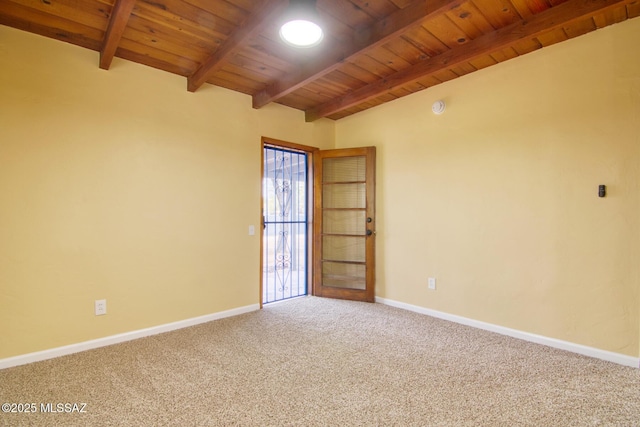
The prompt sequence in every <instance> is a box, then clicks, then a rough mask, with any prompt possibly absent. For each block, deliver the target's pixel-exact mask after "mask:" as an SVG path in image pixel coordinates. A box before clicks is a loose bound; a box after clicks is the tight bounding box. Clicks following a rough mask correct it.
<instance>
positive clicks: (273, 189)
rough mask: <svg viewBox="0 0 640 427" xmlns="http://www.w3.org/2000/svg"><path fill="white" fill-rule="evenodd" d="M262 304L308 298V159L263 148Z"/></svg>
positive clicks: (294, 152) (272, 148)
mask: <svg viewBox="0 0 640 427" xmlns="http://www.w3.org/2000/svg"><path fill="white" fill-rule="evenodd" d="M263 154H264V156H263V157H264V169H263V170H264V172H263V178H262V197H263V228H264V229H263V233H264V235H263V243H262V248H263V250H262V257H263V260H262V303H263V304H267V303H270V302H274V301H281V300H284V299H288V298H294V297H297V296H301V295H306V294H307V242H308V240H307V229H308V215H307V211H308V199H307V189H308V183H307V179H308V168H307V155H306V153H301V152H297V151H292V150H287V149H284V148H280V147H270V146H265V147H264V153H263Z"/></svg>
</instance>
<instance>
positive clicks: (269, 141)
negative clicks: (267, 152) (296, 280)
mask: <svg viewBox="0 0 640 427" xmlns="http://www.w3.org/2000/svg"><path fill="white" fill-rule="evenodd" d="M265 147H276V148H284V149H286V150H292V151H299V152H304V153H305V154H307V169H308V170H307V199H308V200H307V212H308V214H307V236H309V237H310V238H308V239H307V265H308V266H309V267H310V268H308V269H307V270H308V271H307V272H306V274H307V294H309V295H314V294H315V292H314V281H313V260H314V252H313V248H314V239H315V236H314V223H313V215H314V209H313V208H314V200H313V199H314V192H313V185H314V173H313V162H314V153H316V152H318V151H319V150H320V149H319V148H316V147H311V146H309V145H302V144H296V143H294V142H288V141H282V140H280V139H275V138H269V137H266V136H263V137H262V138H261V144H260V221H259V222H258V224H260V227H259V228H260V276H259V277H260V290H259V292H260V295H259V297H260V308H261V309H262V307H263V300H262V295H263V286H264V284H263V280H262V277H263V273H262V270H263V268H264V252H263V251H264V232H263V230H264V211H263V209H264V194H263V184H262V180H263V179H264V149H265Z"/></svg>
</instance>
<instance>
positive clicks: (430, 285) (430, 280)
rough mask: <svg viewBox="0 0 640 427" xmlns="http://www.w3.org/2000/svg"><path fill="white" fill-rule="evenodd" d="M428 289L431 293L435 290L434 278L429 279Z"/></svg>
mask: <svg viewBox="0 0 640 427" xmlns="http://www.w3.org/2000/svg"><path fill="white" fill-rule="evenodd" d="M428 284H429V289H431V290H432V291H435V290H436V278H435V277H429V281H428Z"/></svg>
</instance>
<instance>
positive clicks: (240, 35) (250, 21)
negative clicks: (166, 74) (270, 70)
mask: <svg viewBox="0 0 640 427" xmlns="http://www.w3.org/2000/svg"><path fill="white" fill-rule="evenodd" d="M288 3H289V2H288V1H286V0H265V1H264V2H263V3H262V5H261V6H260V7H258V8H257V9H256V11H255V12H254V13H252V14H251V15H250V16H249V17H248V18H247V19H246V20H245V22H244V23H243V24H242V25H241V26H240V27H239V28H238V29H237V30H236V31H234V32H233V34H231V36H230V37H229V38H228V39H227V40H225V42H224V43H222V45H220V47H219V48H218V49H217V50H216V51H215V52H214V53H213V55H211V56H210V57H209V58H208V59H206V60H205V61H204V62H203V63H202V65H200V67H199V68H198V69H197V70H196V71H195V72H194V73H193V74H192V75H190V76H189V77H188V78H187V90H188V91H189V92H195V91H196V90H198V88H200V86H202V85H203V84H204V83H205V82H206V81H207V80H208V79H209V78H210V77H211V76H212V75H213V74H214V73H215V72H216V71H219V70H220V69H221V68H222V67H224V65H225V64H226V62H227V60H228V58H229V57H230V56H231V55H233V53H234V52H236V51H237V50H238V49H241V48H242V47H243V46H245V45H246V43H247V42H248V41H249V40H250V39H251V38H252V37H254V36H255V35H256V34H258V33H259V32H260V31H261V30H262V29H263V28H264V27H265V26H266V25H267V24H268V23H269V22H270V21H271V20H273V19H274V18H275V17H276V16H278V15H279V14H281V13H282V12H284V9H285V7H286V6H287V5H288Z"/></svg>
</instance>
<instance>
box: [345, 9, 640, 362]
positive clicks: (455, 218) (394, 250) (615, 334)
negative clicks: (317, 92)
mask: <svg viewBox="0 0 640 427" xmlns="http://www.w3.org/2000/svg"><path fill="white" fill-rule="evenodd" d="M638 40H640V20H639V19H635V20H631V21H627V22H624V23H621V24H618V25H614V26H612V27H608V28H605V29H602V30H599V31H597V32H595V33H590V34H587V35H585V36H583V37H579V38H577V39H574V40H570V41H567V42H564V43H561V44H558V45H555V46H552V47H549V48H547V49H544V50H543V51H538V52H534V53H532V54H530V55H527V56H524V57H521V58H518V59H514V60H511V61H508V62H505V63H503V64H499V65H496V66H493V67H490V68H488V69H485V70H481V71H478V72H476V73H473V74H471V75H467V76H465V77H462V78H460V79H458V80H455V81H452V82H448V83H445V84H443V85H440V86H436V87H434V88H431V89H428V90H425V91H422V92H420V93H418V94H415V95H412V96H409V97H406V98H404V99H401V100H398V101H395V102H392V103H388V104H386V105H383V106H380V107H377V108H374V109H371V110H368V111H365V112H363V113H360V114H358V115H354V116H351V117H348V118H346V119H343V120H340V121H338V122H337V125H336V136H337V146H338V147H339V148H342V147H352V146H365V145H376V146H377V147H378V187H377V195H378V198H377V209H378V221H377V224H378V240H377V241H378V248H377V249H378V250H377V257H378V258H377V261H378V264H377V274H378V290H377V295H378V296H380V297H384V298H388V299H392V300H396V301H400V302H405V303H410V304H415V305H418V306H422V307H426V308H431V309H435V310H440V311H443V312H446V313H450V314H455V315H459V316H464V317H468V318H472V319H475V320H480V321H485V322H489V323H493V324H497V325H501V326H505V327H509V328H514V329H518V330H521V331H526V332H530V333H535V334H540V335H544V336H547V337H552V338H557V339H561V340H566V341H570V342H574V343H578V344H583V345H587V346H592V347H596V348H599V349H604V350H609V351H613V352H617V353H621V354H625V355H631V356H638V355H639V348H638V342H639V338H640V318H639V311H640V296H639V291H640V289H639V283H640V279H639V264H640V262H639V260H640V252H639V243H640V239H639V238H640V228H639V227H640V209H639V208H640V205H639V196H640V194H639V178H640V176H639V167H640V55H638V45H637V43H638V42H637V41H638ZM437 99H444V100H445V101H446V102H447V109H446V112H445V113H444V114H443V115H442V116H435V115H434V114H432V113H431V105H432V103H433V102H434V101H436V100H437ZM599 184H606V185H607V188H608V195H607V197H606V198H604V199H600V198H598V197H597V190H598V185H599ZM430 276H431V277H435V278H437V287H438V288H437V290H436V291H428V290H427V278H428V277H430Z"/></svg>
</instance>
